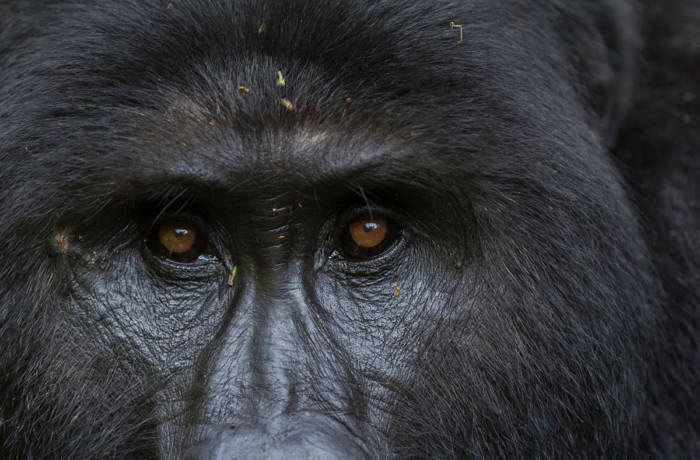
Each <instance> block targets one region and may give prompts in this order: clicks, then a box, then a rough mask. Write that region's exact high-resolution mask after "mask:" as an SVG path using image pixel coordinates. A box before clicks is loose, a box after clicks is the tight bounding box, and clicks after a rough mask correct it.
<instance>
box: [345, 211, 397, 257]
mask: <svg viewBox="0 0 700 460" xmlns="http://www.w3.org/2000/svg"><path fill="white" fill-rule="evenodd" d="M388 227H389V223H388V222H387V220H386V219H384V218H383V217H377V218H375V219H356V220H354V221H352V222H350V225H349V226H348V230H349V231H350V238H352V240H353V242H354V243H355V244H356V245H358V246H359V247H361V248H367V249H371V248H374V247H376V246H379V245H380V244H382V242H383V241H384V239H385V238H386V234H387V231H388Z"/></svg>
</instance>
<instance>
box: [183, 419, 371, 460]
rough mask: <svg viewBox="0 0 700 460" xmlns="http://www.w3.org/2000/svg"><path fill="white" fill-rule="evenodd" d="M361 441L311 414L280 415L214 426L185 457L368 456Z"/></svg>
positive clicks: (288, 458)
mask: <svg viewBox="0 0 700 460" xmlns="http://www.w3.org/2000/svg"><path fill="white" fill-rule="evenodd" d="M368 458H370V456H369V455H368V454H367V452H366V450H365V448H364V446H363V443H362V441H361V440H359V439H355V438H354V437H353V436H352V435H351V434H350V433H349V432H348V431H347V430H346V429H345V428H344V427H343V426H342V425H340V424H339V423H337V422H335V421H333V420H331V419H328V418H325V417H315V416H284V417H280V418H278V419H274V420H270V421H268V422H267V423H266V424H265V425H261V424H247V425H242V426H231V425H224V426H217V427H215V428H213V429H212V431H211V435H210V437H209V438H208V439H206V440H204V441H202V442H201V443H199V444H197V445H196V446H194V447H192V448H190V449H188V450H187V452H186V453H185V459H186V460H204V459H207V460H210V459H211V460H232V459H237V460H238V459H241V460H262V459H265V460H282V459H284V460H292V459H328V460H341V459H342V460H350V459H353V460H354V459H359V460H363V459H368Z"/></svg>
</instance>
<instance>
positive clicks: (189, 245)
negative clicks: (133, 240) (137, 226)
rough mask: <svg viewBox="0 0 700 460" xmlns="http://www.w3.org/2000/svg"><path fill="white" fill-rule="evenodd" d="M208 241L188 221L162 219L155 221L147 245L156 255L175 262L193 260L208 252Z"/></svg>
mask: <svg viewBox="0 0 700 460" xmlns="http://www.w3.org/2000/svg"><path fill="white" fill-rule="evenodd" d="M208 246H209V243H208V242H207V240H206V238H204V236H203V234H202V232H200V231H199V230H198V229H197V227H196V226H195V225H194V224H192V223H188V222H179V221H169V220H166V221H163V222H159V223H157V224H156V225H155V226H154V228H153V232H152V233H151V237H150V238H149V240H148V247H149V249H150V250H151V252H153V254H155V255H156V256H158V257H161V258H164V259H170V260H174V261H176V262H185V263H190V262H194V261H195V260H197V259H198V258H199V256H201V255H203V254H206V253H208Z"/></svg>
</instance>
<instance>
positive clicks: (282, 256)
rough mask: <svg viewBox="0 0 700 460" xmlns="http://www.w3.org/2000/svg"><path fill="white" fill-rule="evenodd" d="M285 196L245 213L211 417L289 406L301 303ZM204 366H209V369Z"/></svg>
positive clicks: (299, 354) (295, 379)
mask: <svg viewBox="0 0 700 460" xmlns="http://www.w3.org/2000/svg"><path fill="white" fill-rule="evenodd" d="M290 202H293V199H292V197H289V196H286V195H279V196H273V197H272V198H266V199H265V200H257V203H256V209H255V210H251V212H250V213H249V215H248V227H249V228H248V230H249V232H250V236H251V237H252V238H251V239H250V240H249V241H250V243H249V247H246V248H243V250H242V254H240V259H239V260H237V261H235V262H234V263H237V264H239V267H238V270H237V272H236V273H237V277H236V279H235V280H234V283H235V288H236V289H237V290H240V292H238V294H237V295H236V296H235V298H234V299H233V302H234V304H233V305H232V306H231V315H230V318H229V320H228V321H226V324H223V325H222V328H221V330H220V337H219V340H217V348H218V350H217V353H216V357H215V358H213V359H214V362H213V363H212V364H213V366H212V367H213V369H212V372H211V373H210V374H209V380H210V382H209V387H210V394H211V395H213V396H214V398H212V399H210V401H209V403H208V406H209V407H207V409H206V411H205V412H206V414H207V415H206V416H205V418H207V419H208V420H209V422H210V423H221V422H223V420H222V418H230V417H233V418H234V420H235V418H236V417H238V418H239V419H240V418H250V417H252V418H254V419H257V418H259V417H261V416H266V417H269V416H270V414H282V413H289V412H290V411H294V410H295V404H296V403H295V401H296V397H295V395H296V389H295V387H296V386H297V385H298V383H299V375H300V373H301V372H302V366H303V365H302V363H303V362H304V361H305V360H304V358H303V355H304V349H303V347H302V344H301V342H300V340H299V334H298V333H297V329H296V326H295V320H294V318H299V317H300V315H303V314H304V313H303V311H304V309H305V308H306V306H305V305H304V300H303V299H304V295H303V293H302V287H301V286H302V280H301V269H302V267H301V266H300V265H299V264H300V262H299V259H300V258H299V257H294V256H293V253H294V248H293V246H294V240H295V238H294V237H295V234H294V225H293V215H292V214H293V211H294V209H293V206H292V205H290V204H289V203H290ZM210 369H211V368H210Z"/></svg>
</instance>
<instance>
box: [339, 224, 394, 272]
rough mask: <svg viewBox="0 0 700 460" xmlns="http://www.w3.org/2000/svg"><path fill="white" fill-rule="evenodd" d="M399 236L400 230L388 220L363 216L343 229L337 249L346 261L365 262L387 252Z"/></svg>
mask: <svg viewBox="0 0 700 460" xmlns="http://www.w3.org/2000/svg"><path fill="white" fill-rule="evenodd" d="M400 236H401V230H400V228H399V227H398V225H396V224H395V223H394V222H393V221H391V220H390V219H387V218H385V217H381V216H372V217H367V216H363V217H359V218H355V219H353V220H352V221H351V222H350V223H349V224H348V225H347V227H346V228H345V229H344V233H343V236H342V239H341V242H340V248H339V249H340V252H341V254H342V255H343V256H344V257H346V258H348V259H351V260H357V261H360V260H367V259H371V258H373V257H376V256H378V255H380V254H382V253H384V252H386V251H387V250H389V249H390V248H391V247H392V246H394V244H395V243H396V242H397V241H398V239H399V238H400Z"/></svg>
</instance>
